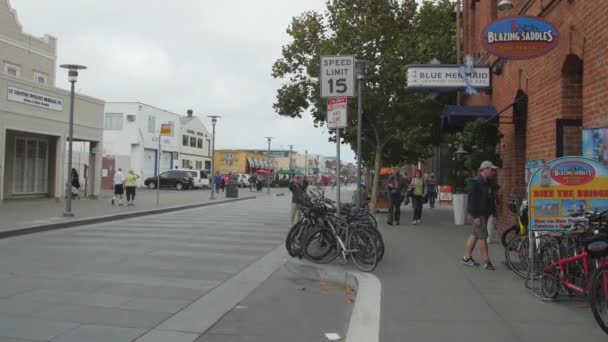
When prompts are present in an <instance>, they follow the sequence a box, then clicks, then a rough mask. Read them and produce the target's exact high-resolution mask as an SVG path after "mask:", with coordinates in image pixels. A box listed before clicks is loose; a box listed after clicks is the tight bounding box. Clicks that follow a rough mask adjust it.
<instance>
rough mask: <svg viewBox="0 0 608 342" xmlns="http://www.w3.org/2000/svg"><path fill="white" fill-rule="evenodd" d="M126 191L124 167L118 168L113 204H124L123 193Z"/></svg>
mask: <svg viewBox="0 0 608 342" xmlns="http://www.w3.org/2000/svg"><path fill="white" fill-rule="evenodd" d="M124 192H125V176H124V175H123V174H122V169H121V168H118V170H116V172H115V173H114V196H113V197H112V205H114V204H116V200H118V205H122V194H123V193H124Z"/></svg>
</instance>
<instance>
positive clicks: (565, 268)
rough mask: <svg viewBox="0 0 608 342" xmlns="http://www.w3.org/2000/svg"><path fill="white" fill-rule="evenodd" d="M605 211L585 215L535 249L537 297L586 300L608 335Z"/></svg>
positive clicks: (607, 226)
mask: <svg viewBox="0 0 608 342" xmlns="http://www.w3.org/2000/svg"><path fill="white" fill-rule="evenodd" d="M607 213H608V211H604V212H601V213H598V212H597V211H596V212H595V213H591V214H589V213H587V214H585V216H584V217H580V218H577V219H576V220H575V222H574V223H573V224H572V225H571V226H570V227H569V228H568V229H567V231H565V232H563V233H560V234H552V235H551V238H547V237H545V238H544V239H543V240H542V241H541V242H540V243H539V247H538V255H539V271H540V286H541V288H540V289H541V294H542V296H543V297H545V298H547V299H554V298H556V297H557V296H558V295H559V294H560V292H567V293H568V294H570V295H572V294H580V295H582V296H585V297H587V298H588V299H589V301H590V305H591V310H592V312H593V315H594V317H595V319H596V321H597V323H598V324H599V325H600V327H601V328H602V329H603V330H604V332H606V333H608V224H607V222H606V220H605V219H603V218H605V215H606V214H607Z"/></svg>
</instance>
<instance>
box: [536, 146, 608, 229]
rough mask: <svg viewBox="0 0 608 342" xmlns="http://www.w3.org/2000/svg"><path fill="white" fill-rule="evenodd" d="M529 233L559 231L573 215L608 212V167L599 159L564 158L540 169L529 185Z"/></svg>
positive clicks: (573, 219) (566, 225)
mask: <svg viewBox="0 0 608 342" xmlns="http://www.w3.org/2000/svg"><path fill="white" fill-rule="evenodd" d="M528 195H529V197H530V202H529V203H530V230H532V231H543V230H560V229H564V228H566V227H568V226H570V225H572V224H573V223H575V222H576V220H577V219H575V218H573V217H571V215H573V214H577V213H580V212H586V211H596V210H597V211H598V212H601V211H604V210H607V209H608V167H607V166H606V165H604V164H602V163H600V162H598V161H596V160H592V159H587V158H582V157H564V158H558V159H555V160H552V161H550V162H548V163H546V164H544V165H542V166H541V167H539V168H538V169H537V170H536V171H535V172H534V173H533V174H532V177H531V178H530V181H529V183H528Z"/></svg>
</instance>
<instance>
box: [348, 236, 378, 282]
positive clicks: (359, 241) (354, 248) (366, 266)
mask: <svg viewBox="0 0 608 342" xmlns="http://www.w3.org/2000/svg"><path fill="white" fill-rule="evenodd" d="M347 246H348V250H349V251H350V256H351V258H352V259H353V262H354V263H355V266H357V268H358V269H360V270H361V271H363V272H371V271H373V270H374V268H376V265H378V249H377V248H376V242H375V241H374V237H373V236H372V235H371V234H370V233H369V232H368V231H366V230H365V229H361V228H355V229H353V230H351V231H350V233H349V235H348V243H347Z"/></svg>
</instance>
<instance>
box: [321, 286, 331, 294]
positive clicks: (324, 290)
mask: <svg viewBox="0 0 608 342" xmlns="http://www.w3.org/2000/svg"><path fill="white" fill-rule="evenodd" d="M321 292H323V293H326V292H329V290H328V289H327V288H325V287H322V288H321Z"/></svg>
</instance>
